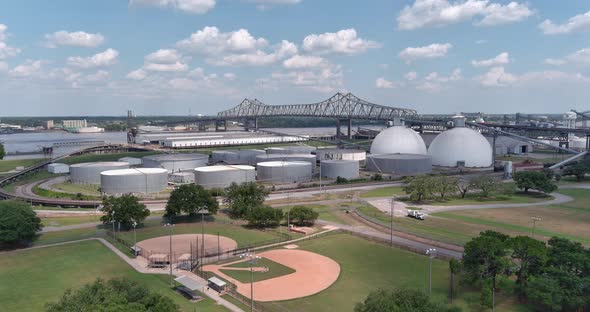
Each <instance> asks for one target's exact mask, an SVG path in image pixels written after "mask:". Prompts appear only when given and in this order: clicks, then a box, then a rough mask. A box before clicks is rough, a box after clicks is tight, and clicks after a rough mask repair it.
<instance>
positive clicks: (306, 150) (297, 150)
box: [264, 145, 316, 154]
mask: <svg viewBox="0 0 590 312" xmlns="http://www.w3.org/2000/svg"><path fill="white" fill-rule="evenodd" d="M264 150H265V151H266V153H267V154H311V153H312V152H313V151H315V150H316V148H315V147H313V146H307V145H293V146H283V147H268V148H265V149H264Z"/></svg>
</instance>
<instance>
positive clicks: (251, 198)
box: [223, 182, 270, 218]
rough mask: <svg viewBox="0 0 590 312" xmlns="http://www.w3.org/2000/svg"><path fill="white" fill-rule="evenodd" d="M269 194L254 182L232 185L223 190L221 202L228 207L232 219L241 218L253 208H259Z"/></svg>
mask: <svg viewBox="0 0 590 312" xmlns="http://www.w3.org/2000/svg"><path fill="white" fill-rule="evenodd" d="M269 193H270V192H269V191H268V190H267V189H266V188H264V186H262V185H258V184H257V183H256V182H247V183H243V184H237V183H232V184H231V185H230V186H229V187H227V188H226V189H225V198H224V199H223V202H224V203H226V204H227V205H228V207H229V212H230V215H231V217H232V218H242V217H244V216H246V215H247V214H248V213H249V212H250V211H252V210H253V209H254V208H255V207H259V206H261V205H262V204H263V203H264V200H265V199H266V197H267V196H268V194H269Z"/></svg>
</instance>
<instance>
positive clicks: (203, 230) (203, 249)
mask: <svg viewBox="0 0 590 312" xmlns="http://www.w3.org/2000/svg"><path fill="white" fill-rule="evenodd" d="M204 258H205V214H204V213H203V209H201V274H203V259H204Z"/></svg>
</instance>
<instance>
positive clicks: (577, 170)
mask: <svg viewBox="0 0 590 312" xmlns="http://www.w3.org/2000/svg"><path fill="white" fill-rule="evenodd" d="M587 173H590V166H588V165H587V164H586V163H578V164H575V165H571V166H567V167H565V169H564V170H563V173H562V175H563V176H575V177H576V181H578V182H580V181H582V180H583V179H584V177H585V176H586V174H587Z"/></svg>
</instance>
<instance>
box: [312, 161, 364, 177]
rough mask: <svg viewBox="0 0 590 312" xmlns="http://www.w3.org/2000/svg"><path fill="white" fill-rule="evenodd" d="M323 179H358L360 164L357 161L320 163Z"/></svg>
mask: <svg viewBox="0 0 590 312" xmlns="http://www.w3.org/2000/svg"><path fill="white" fill-rule="evenodd" d="M320 168H321V169H320V171H321V174H322V177H323V178H328V179H336V178H338V177H341V178H345V179H356V178H358V177H359V162H358V161H356V160H324V161H322V162H320Z"/></svg>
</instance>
